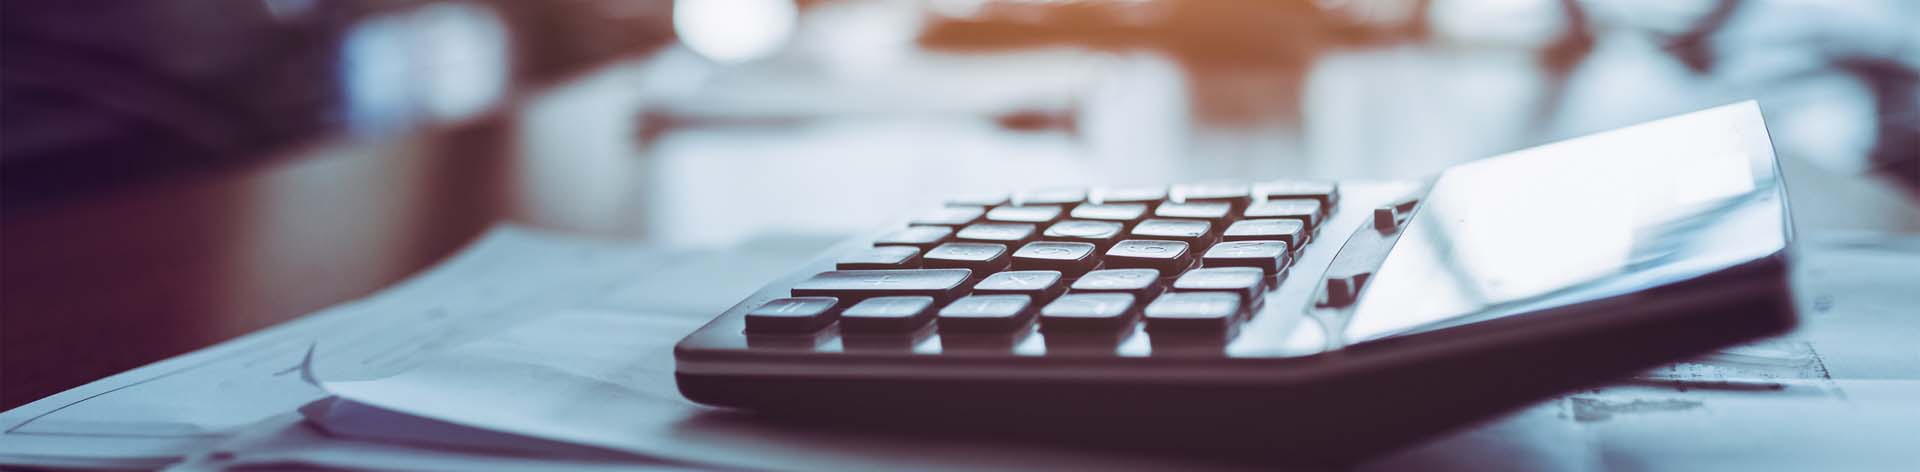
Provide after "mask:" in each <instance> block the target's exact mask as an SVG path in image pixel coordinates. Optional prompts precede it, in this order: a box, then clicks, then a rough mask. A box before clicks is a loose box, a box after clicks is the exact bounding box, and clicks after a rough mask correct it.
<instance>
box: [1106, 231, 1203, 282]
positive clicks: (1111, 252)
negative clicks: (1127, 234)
mask: <svg viewBox="0 0 1920 472" xmlns="http://www.w3.org/2000/svg"><path fill="white" fill-rule="evenodd" d="M1142 224H1145V223H1142ZM1105 262H1106V265H1107V267H1111V268H1115V269H1154V270H1157V271H1160V275H1161V276H1163V277H1171V276H1174V275H1176V274H1179V273H1180V272H1181V271H1185V270H1187V267H1189V266H1192V265H1193V254H1192V253H1190V252H1188V250H1187V243H1184V242H1180V241H1155V240H1147V239H1129V240H1125V241H1121V242H1118V243H1115V244H1114V245H1113V248H1112V249H1108V250H1107V256H1106V258H1105Z"/></svg>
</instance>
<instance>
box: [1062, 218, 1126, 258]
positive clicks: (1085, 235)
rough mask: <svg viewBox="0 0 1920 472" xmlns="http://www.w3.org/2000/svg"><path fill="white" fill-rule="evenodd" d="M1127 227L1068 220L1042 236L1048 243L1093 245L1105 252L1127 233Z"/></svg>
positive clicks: (1099, 222) (1110, 222)
mask: <svg viewBox="0 0 1920 472" xmlns="http://www.w3.org/2000/svg"><path fill="white" fill-rule="evenodd" d="M1126 229H1127V228H1126V225H1122V224H1120V223H1115V222H1112V221H1089V220H1066V221H1062V222H1059V223H1054V224H1053V226H1048V227H1047V232H1045V233H1042V234H1041V235H1040V237H1041V238H1045V239H1046V240H1048V241H1068V242H1082V243H1091V244H1093V245H1094V247H1098V248H1100V250H1102V251H1104V250H1106V248H1108V247H1112V246H1113V243H1114V242H1115V241H1119V240H1120V237H1121V236H1122V235H1124V234H1125V233H1126Z"/></svg>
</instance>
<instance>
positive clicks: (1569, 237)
mask: <svg viewBox="0 0 1920 472" xmlns="http://www.w3.org/2000/svg"><path fill="white" fill-rule="evenodd" d="M1785 195H1786V194H1785V186H1784V185H1783V184H1782V183H1781V180H1780V173H1779V171H1778V168H1777V165H1776V163H1775V161H1774V155H1773V151H1772V146H1771V144H1770V141H1769V139H1768V137H1767V134H1766V128H1765V126H1764V123H1763V121H1762V120H1761V115H1760V111H1759V107H1758V106H1757V105H1756V104H1754V103H1752V102H1747V103H1740V104H1733V105H1727V106H1722V107H1717V108H1712V109H1707V110H1703V111H1699V112H1694V113H1690V114H1686V115H1680V116H1676V117H1671V118H1666V119H1662V120H1657V121H1653V122H1648V123H1644V124H1640V125H1636V126H1632V127H1627V128H1622V129H1618V130H1613V131H1608V132H1604V133H1600V134H1595V135H1589V136H1585V137H1580V138H1574V139H1571V140H1567V141H1562V142H1558V143H1553V144H1548V145H1545V146H1541V147H1537V148H1531V149H1526V150H1522V151H1517V152H1512V153H1508V154H1504V155H1499V156H1494V157H1490V158H1485V159H1480V160H1476V161H1471V162H1467V163H1463V164H1459V165H1456V166H1453V167H1451V168H1448V169H1446V170H1445V171H1443V172H1441V173H1440V174H1439V175H1438V176H1437V177H1434V178H1432V179H1428V180H1424V181H1325V180H1304V179H1289V178H1284V177H1281V178H1272V179H1258V180H1250V181H1235V182H1228V181H1206V182H1194V183H1171V184H1168V185H1150V186H1092V187H1060V188H1041V189H1035V190H1031V191H1024V192H1011V193H1008V194H981V195H968V196H958V197H955V198H953V199H951V200H950V201H948V202H947V203H946V205H945V206H944V207H940V208H932V209H929V210H928V211H926V212H923V213H920V214H917V215H914V216H911V217H909V218H907V219H905V220H904V221H902V222H900V223H899V224H897V225H894V226H890V227H887V228H884V229H882V230H880V231H877V232H875V233H874V234H871V235H865V236H862V237H860V238H856V239H854V240H851V241H847V242H846V243H844V244H842V245H839V246H837V247H835V248H833V249H830V250H829V251H827V253H826V254H824V255H823V256H822V257H821V258H819V259H818V260H817V261H815V262H813V263H810V264H808V265H806V266H805V267H800V268H798V269H797V270H795V271H794V272H793V273H791V274H789V275H788V276H786V277H784V278H782V279H780V280H778V281H776V282H774V283H772V284H771V285H768V286H767V287H765V288H764V289H762V290H760V291H759V292H757V293H755V294H753V295H752V296H750V297H748V298H746V299H745V300H742V301H741V302H740V303H739V304H738V305H735V306H734V307H733V308H731V309H729V310H727V311H726V312H725V313H723V314H721V315H720V316H719V317H718V318H716V319H714V320H713V321H712V322H711V323H709V324H708V325H706V326H705V327H703V328H701V329H699V330H698V331H696V332H694V333H693V334H691V335H689V336H688V337H686V338H685V339H684V340H683V341H681V342H680V343H679V344H678V345H677V346H676V349H675V360H676V372H675V374H676V377H677V381H678V384H679V389H680V391H681V393H682V394H683V395H685V396H686V397H687V398H688V399H690V400H693V401H695V402H699V403H703V404H708V405H714V406H721V407H729V408H736V409H744V410H750V411H752V412H754V413H755V414H756V415H763V416H766V417H770V418H797V419H806V420H809V421H816V422H828V421H831V422H834V424H846V425H851V426H853V427H860V428H888V427H903V428H906V430H909V431H925V430H929V429H932V430H939V431H967V432H979V433H983V434H987V435H991V436H993V437H1002V438H1034V439H1041V440H1052V441H1063V442H1074V443H1087V444H1089V445H1096V446H1114V447H1123V448H1129V449H1132V448H1167V449H1174V450H1181V451H1209V450H1218V451H1238V452H1251V453H1255V454H1266V455H1271V454H1282V455H1285V456H1288V457H1298V458H1301V459H1302V460H1312V461H1339V460H1347V459H1353V458H1359V457H1367V456H1368V455H1370V454H1375V453H1378V452H1381V451H1385V450H1391V449H1393V448H1396V447H1400V446H1403V445H1406V444H1410V443H1412V442H1414V441H1418V440H1419V439H1421V438H1425V437H1428V436H1431V435H1434V434H1436V433H1440V432H1444V431H1447V430H1450V429H1454V428H1459V427H1462V426H1465V425H1469V424H1472V423H1473V422H1474V421H1478V420H1483V419H1487V418H1491V417H1494V416H1497V415H1498V414H1500V413H1502V412H1506V411H1511V410H1513V409H1516V408H1519V407H1522V406H1525V405H1527V404H1529V403H1531V402H1535V401H1539V400H1542V399H1546V398H1549V397H1551V396H1553V395H1556V394H1560V393H1565V392H1568V391H1571V390H1573V389H1578V388H1582V387H1589V386H1594V385H1598V384H1602V383H1605V382H1608V381H1613V380H1618V379H1621V378H1625V377H1629V376H1631V375H1633V374H1634V373H1636V372H1639V371H1642V370H1645V369H1649V368H1653V367H1656V366H1658V365H1661V364H1664V363H1669V362H1673V361H1677V360H1683V359H1686V358H1688V357H1690V356H1697V355H1701V354H1704V353H1708V352H1710V351H1713V350H1715V349H1719V348H1723V347H1728V346H1730V345H1734V344H1737V343H1741V342H1744V341H1749V340H1754V339H1757V338H1761V337H1765V336H1769V335H1774V334H1778V333H1782V332H1784V331H1786V330H1788V329H1790V328H1792V327H1793V326H1794V325H1795V323H1796V319H1797V315H1796V312H1795V305H1794V303H1793V299H1792V293H1791V291H1790V290H1789V285H1788V271H1787V267H1788V264H1789V262H1790V260H1791V257H1790V253H1791V251H1790V250H1789V248H1790V245H1789V243H1790V241H1791V231H1790V227H1791V225H1790V224H1789V218H1788V208H1787V203H1786V198H1785Z"/></svg>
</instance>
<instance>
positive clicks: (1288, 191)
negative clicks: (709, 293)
mask: <svg viewBox="0 0 1920 472" xmlns="http://www.w3.org/2000/svg"><path fill="white" fill-rule="evenodd" d="M1338 199H1339V188H1338V187H1337V186H1335V185H1334V184H1332V183H1330V182H1315V181H1274V182H1266V183H1260V184H1255V185H1246V184H1235V183H1205V184H1194V185H1176V186H1172V187H1165V186H1162V187H1116V188H1094V189H1091V190H1088V189H1084V188H1053V189H1042V190H1039V191H1033V192H1025V193H1016V194H1013V195H1012V196H1011V197H1009V196H1007V195H1006V194H983V195H974V196H964V197H957V198H954V199H952V200H951V201H949V202H948V206H946V207H944V208H938V209H935V210H932V211H929V212H927V213H923V214H921V215H919V216H916V217H915V218H914V219H911V220H909V226H908V227H905V228H902V229H899V230H896V231H894V232H892V233H889V234H886V235H884V236H882V237H881V238H879V239H876V240H875V241H874V242H873V246H872V247H868V248H863V249H861V250H857V251H853V252H849V253H846V254H843V255H841V256H840V257H839V258H838V259H837V260H835V261H834V262H835V268H837V269H839V270H834V271H829V272H823V273H820V274H818V275H815V276H814V277H812V278H810V279H807V280H805V281H802V282H800V283H797V284H795V285H794V286H793V288H792V290H791V295H792V297H790V298H780V299H775V300H772V301H769V302H766V303H765V304H764V305H763V306H761V307H758V308H755V309H753V310H751V311H749V312H747V315H746V316H747V324H748V327H747V331H748V332H749V333H804V332H809V331H818V330H822V329H824V328H825V327H828V326H833V325H835V324H837V325H838V326H839V333H841V334H843V335H848V336H858V337H863V339H868V338H873V337H876V336H877V337H885V336H923V335H925V333H927V332H929V330H931V332H934V333H940V334H946V335H953V336H954V337H956V339H953V341H958V339H957V338H962V337H964V338H977V337H978V336H980V335H993V336H1006V335H1016V336H1017V335H1019V333H1023V332H1025V331H1023V330H1028V329H1036V330H1038V331H1039V332H1041V333H1046V334H1048V335H1050V336H1049V338H1048V340H1047V346H1048V349H1049V350H1051V349H1053V341H1054V340H1053V337H1055V336H1057V337H1061V338H1062V340H1063V341H1066V340H1067V338H1075V339H1079V338H1087V337H1091V338H1098V339H1107V340H1116V339H1117V340H1124V339H1126V338H1127V337H1128V336H1129V335H1132V336H1135V337H1137V336H1139V335H1137V334H1132V333H1134V331H1133V330H1134V329H1140V330H1141V331H1142V332H1144V333H1145V336H1148V337H1151V338H1153V339H1152V342H1153V346H1154V347H1153V349H1154V350H1155V351H1156V352H1158V351H1159V350H1160V349H1162V347H1163V344H1164V343H1175V344H1180V343H1185V342H1186V341H1184V340H1190V339H1216V340H1218V339H1231V337H1233V336H1234V335H1235V333H1236V332H1237V330H1238V326H1239V324H1241V323H1247V322H1248V320H1249V319H1250V318H1251V317H1252V315H1253V313H1254V312H1257V311H1259V310H1260V309H1261V308H1262V307H1263V305H1264V302H1265V300H1266V297H1268V296H1270V294H1269V292H1270V291H1273V290H1276V289H1277V288H1278V287H1280V284H1281V283H1282V282H1283V281H1284V280H1285V278H1286V276H1287V269H1288V266H1289V265H1290V264H1291V263H1292V262H1293V261H1292V258H1293V257H1294V256H1295V255H1296V254H1299V253H1300V248H1301V246H1303V245H1306V244H1308V243H1309V242H1310V241H1311V239H1312V235H1313V234H1314V232H1315V231H1316V230H1317V228H1318V226H1319V225H1321V224H1323V223H1324V222H1325V221H1326V219H1327V218H1329V217H1331V216H1332V215H1331V209H1332V208H1333V206H1334V205H1335V204H1336V203H1337V202H1338ZM912 333H921V334H919V335H913V334H912ZM1162 338H1164V339H1162ZM849 339H852V338H849ZM902 339H911V338H902ZM1076 347H1078V346H1077V345H1076ZM1100 349H1109V350H1110V348H1100ZM1169 352H1172V351H1169Z"/></svg>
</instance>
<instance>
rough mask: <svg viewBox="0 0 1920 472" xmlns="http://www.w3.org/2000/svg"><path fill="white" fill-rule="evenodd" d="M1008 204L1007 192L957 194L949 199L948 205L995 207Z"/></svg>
mask: <svg viewBox="0 0 1920 472" xmlns="http://www.w3.org/2000/svg"><path fill="white" fill-rule="evenodd" d="M1005 204H1007V194H1006V193H976V194H966V195H955V196H954V197H953V198H948V199H947V206H961V207H981V208H993V207H997V206H1000V205H1005Z"/></svg>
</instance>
